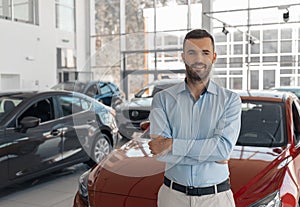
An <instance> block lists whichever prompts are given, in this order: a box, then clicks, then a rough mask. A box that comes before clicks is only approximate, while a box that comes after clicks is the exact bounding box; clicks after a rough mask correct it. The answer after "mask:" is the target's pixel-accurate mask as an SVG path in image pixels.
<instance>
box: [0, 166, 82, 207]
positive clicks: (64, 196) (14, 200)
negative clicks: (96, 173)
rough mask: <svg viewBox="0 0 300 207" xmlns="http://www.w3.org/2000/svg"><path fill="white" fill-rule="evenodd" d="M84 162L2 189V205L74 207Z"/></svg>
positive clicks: (2, 206)
mask: <svg viewBox="0 0 300 207" xmlns="http://www.w3.org/2000/svg"><path fill="white" fill-rule="evenodd" d="M87 169H88V167H87V166H86V165H84V164H80V165H75V166H73V167H70V168H66V169H65V170H63V171H62V172H58V173H52V174H50V175H48V176H44V177H42V178H40V179H38V180H33V181H30V182H26V183H22V184H20V185H14V186H11V187H8V188H5V189H1V191H0V206H1V207H72V206H73V199H74V196H75V193H76V191H77V186H78V178H79V176H80V175H81V174H82V173H83V172H84V171H86V170H87Z"/></svg>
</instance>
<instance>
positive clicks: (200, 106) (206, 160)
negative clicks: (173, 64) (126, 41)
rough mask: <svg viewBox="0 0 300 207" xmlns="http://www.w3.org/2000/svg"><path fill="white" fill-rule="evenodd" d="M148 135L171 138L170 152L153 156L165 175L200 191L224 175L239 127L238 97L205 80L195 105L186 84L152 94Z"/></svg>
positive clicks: (226, 171)
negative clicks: (223, 162) (161, 162)
mask: <svg viewBox="0 0 300 207" xmlns="http://www.w3.org/2000/svg"><path fill="white" fill-rule="evenodd" d="M149 119H150V123H151V124H150V134H155V135H162V136H164V137H167V138H173V146H172V150H171V151H170V152H169V153H167V154H165V155H163V156H160V157H158V159H159V160H160V161H163V162H166V171H165V176H166V177H168V178H169V179H170V180H172V181H174V182H177V183H180V184H182V185H186V186H195V187H205V186H211V185H214V184H218V183H221V182H223V181H225V180H226V179H227V178H228V177H229V169H228V164H220V163H217V162H216V161H218V160H228V159H229V157H230V153H231V152H232V150H233V147H234V145H235V143H236V141H237V138H238V135H239V132H240V123H241V99H240V97H239V95H238V94H236V93H234V92H232V91H230V90H227V89H225V88H222V87H220V86H218V85H217V84H216V83H215V82H213V81H212V80H210V81H209V85H208V87H207V91H206V92H205V93H204V94H202V95H201V96H200V98H199V99H198V100H197V101H195V100H194V98H193V96H192V95H191V93H190V91H189V89H188V87H187V85H186V83H185V82H184V81H183V82H182V83H179V84H177V85H175V86H172V87H170V88H167V89H165V90H163V91H161V92H159V93H157V94H156V95H155V96H154V98H153V101H152V109H151V113H150V116H149Z"/></svg>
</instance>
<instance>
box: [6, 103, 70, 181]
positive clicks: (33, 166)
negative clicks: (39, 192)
mask: <svg viewBox="0 0 300 207" xmlns="http://www.w3.org/2000/svg"><path fill="white" fill-rule="evenodd" d="M55 114H56V113H55V107H54V104H53V98H51V97H46V98H43V99H39V100H32V102H31V103H30V104H29V105H28V107H26V109H25V110H23V111H22V112H20V114H18V115H17V118H16V120H15V125H13V127H9V128H7V129H6V137H9V138H10V140H11V143H10V144H11V146H10V147H9V148H8V150H9V151H8V154H9V179H16V178H21V177H23V176H29V175H32V174H34V173H37V174H39V173H40V172H42V171H43V170H49V169H51V168H52V167H54V166H55V165H57V164H58V163H59V162H60V161H61V158H62V147H61V146H62V145H61V143H62V133H63V130H64V126H63V124H62V121H61V120H59V119H55ZM26 117H27V118H28V117H36V118H39V119H40V123H39V124H37V126H35V127H32V128H27V129H26V128H20V126H21V125H22V124H21V122H22V120H24V118H26Z"/></svg>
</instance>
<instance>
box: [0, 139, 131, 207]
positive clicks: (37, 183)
mask: <svg viewBox="0 0 300 207" xmlns="http://www.w3.org/2000/svg"><path fill="white" fill-rule="evenodd" d="M126 141H127V140H125V139H122V140H120V142H119V144H118V147H119V146H121V145H123V144H124V143H125V142H126ZM88 169H89V168H88V166H87V165H85V164H79V165H75V166H72V167H69V168H66V169H64V170H63V171H61V172H56V173H52V174H49V175H46V176H43V177H41V178H39V179H37V180H32V181H29V182H25V183H22V184H19V185H13V186H10V187H8V188H4V189H0V207H72V206H73V199H74V196H75V193H76V192H77V186H78V178H79V176H80V175H81V174H82V173H83V172H85V171H86V170H88ZM0 170H1V169H0Z"/></svg>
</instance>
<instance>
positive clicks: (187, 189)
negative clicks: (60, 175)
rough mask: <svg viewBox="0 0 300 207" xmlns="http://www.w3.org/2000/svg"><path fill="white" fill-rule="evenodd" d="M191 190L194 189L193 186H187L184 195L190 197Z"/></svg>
mask: <svg viewBox="0 0 300 207" xmlns="http://www.w3.org/2000/svg"><path fill="white" fill-rule="evenodd" d="M193 189H194V187H193V186H187V187H186V188H185V194H186V195H191V194H190V193H189V192H190V190H193Z"/></svg>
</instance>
